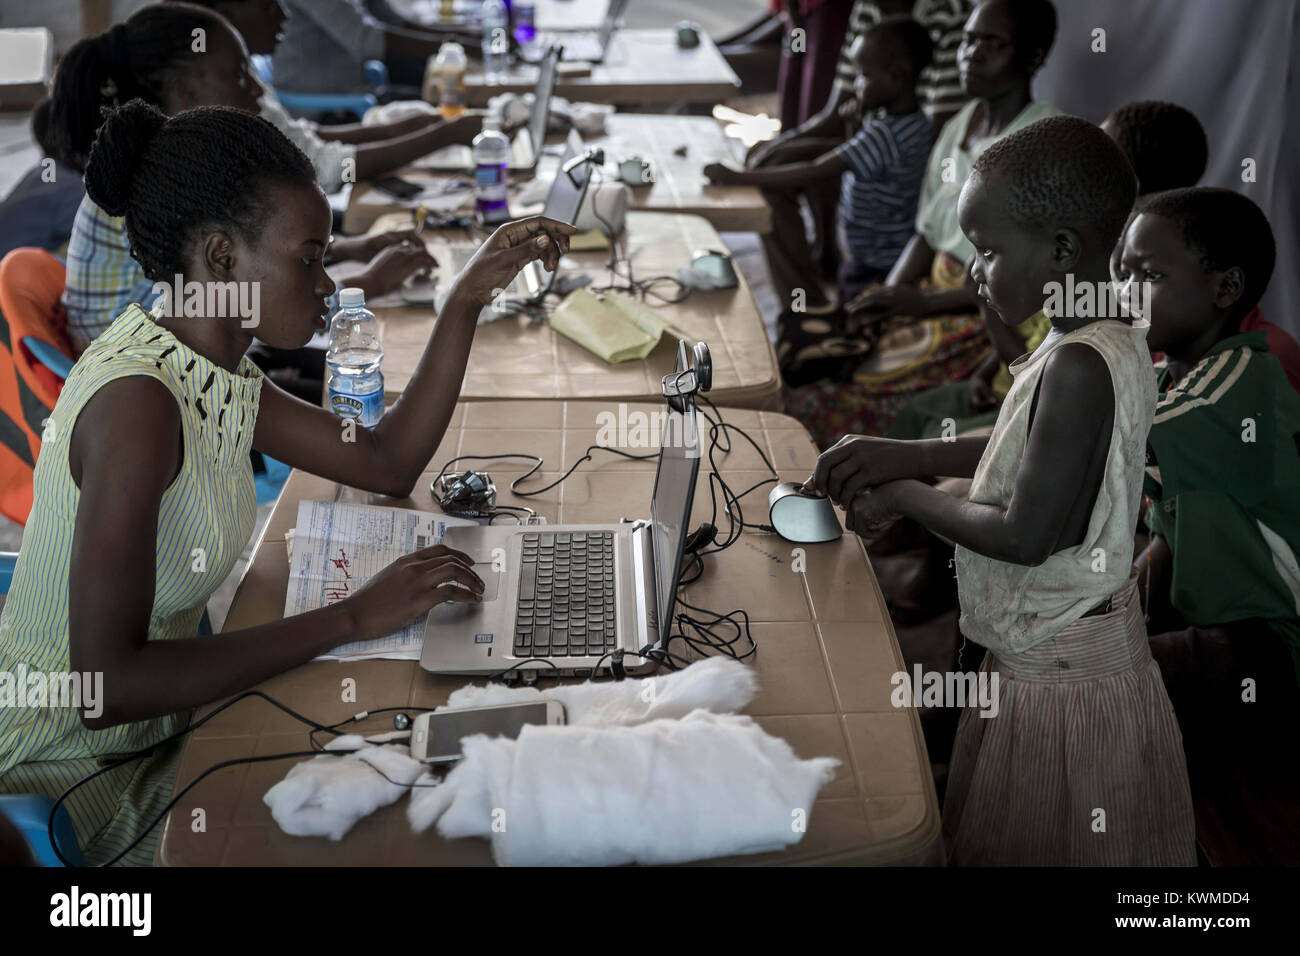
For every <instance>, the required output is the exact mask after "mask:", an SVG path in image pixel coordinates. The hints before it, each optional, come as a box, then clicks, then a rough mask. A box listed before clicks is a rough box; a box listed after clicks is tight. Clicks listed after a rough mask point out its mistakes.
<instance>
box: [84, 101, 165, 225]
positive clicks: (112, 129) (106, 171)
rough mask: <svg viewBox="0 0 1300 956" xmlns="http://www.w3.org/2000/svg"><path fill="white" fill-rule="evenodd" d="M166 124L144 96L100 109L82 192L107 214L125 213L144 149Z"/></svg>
mask: <svg viewBox="0 0 1300 956" xmlns="http://www.w3.org/2000/svg"><path fill="white" fill-rule="evenodd" d="M166 124H167V117H166V116H165V115H164V114H163V112H162V111H161V110H159V109H158V108H157V107H156V106H150V105H149V104H148V103H146V102H144V100H138V99H137V100H131V102H129V103H127V104H126V105H124V106H119V107H118V108H117V109H113V110H105V111H104V122H103V124H102V125H101V126H100V127H99V133H98V134H97V135H96V136H95V142H94V144H93V145H92V146H91V147H90V156H89V158H88V159H87V160H86V193H87V195H89V196H90V198H91V199H92V200H93V201H94V202H95V204H96V205H98V206H99V207H100V208H101V209H103V210H104V212H106V213H108V214H109V215H110V216H122V215H125V214H126V208H127V206H128V205H129V204H130V202H131V193H132V188H133V186H134V184H135V178H136V174H137V173H138V172H139V169H140V164H141V163H142V161H143V159H144V154H145V151H146V150H147V149H148V148H149V144H150V143H151V142H153V138H154V137H155V136H157V135H158V132H159V131H160V130H161V129H162V128H163V127H164V126H165V125H166Z"/></svg>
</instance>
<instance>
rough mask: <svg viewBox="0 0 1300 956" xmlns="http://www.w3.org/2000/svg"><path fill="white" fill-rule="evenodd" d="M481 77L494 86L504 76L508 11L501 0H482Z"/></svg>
mask: <svg viewBox="0 0 1300 956" xmlns="http://www.w3.org/2000/svg"><path fill="white" fill-rule="evenodd" d="M480 16H481V17H482V19H483V79H484V80H485V81H486V82H487V84H488V85H489V86H495V85H497V84H499V83H501V82H502V81H504V80H505V78H506V56H507V54H508V53H509V52H510V35H509V34H510V11H509V10H508V9H507V8H506V5H505V4H504V3H502V2H501V0H484V2H483V9H482V12H481V13H480Z"/></svg>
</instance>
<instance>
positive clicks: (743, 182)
mask: <svg viewBox="0 0 1300 956" xmlns="http://www.w3.org/2000/svg"><path fill="white" fill-rule="evenodd" d="M847 168H848V166H847V165H846V164H845V162H844V159H843V157H841V156H840V154H839V153H838V152H836V151H835V150H830V151H829V152H826V153H822V154H821V155H820V156H818V157H817V158H816V159H814V160H812V161H811V162H803V163H786V164H784V165H782V166H763V167H760V168H758V169H732V168H731V167H730V166H724V165H723V164H722V163H709V165H707V166H705V167H704V175H705V176H707V177H708V179H709V182H711V183H715V184H717V185H719V186H798V185H801V184H803V183H808V182H813V181H814V180H819V179H829V178H830V177H832V176H838V175H840V174H841V173H842V172H844V170H845V169H847Z"/></svg>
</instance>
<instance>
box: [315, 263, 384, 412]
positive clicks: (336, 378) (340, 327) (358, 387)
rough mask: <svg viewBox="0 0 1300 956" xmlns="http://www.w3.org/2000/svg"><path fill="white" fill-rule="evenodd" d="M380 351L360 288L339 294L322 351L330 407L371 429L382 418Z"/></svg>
mask: <svg viewBox="0 0 1300 956" xmlns="http://www.w3.org/2000/svg"><path fill="white" fill-rule="evenodd" d="M383 360H384V350H383V347H382V346H381V345H380V344H379V320H378V319H376V318H375V314H374V313H373V312H371V311H370V310H369V309H367V308H366V294H365V292H363V291H362V290H361V289H351V288H350V289H344V290H343V291H342V292H340V293H339V310H338V311H337V312H336V313H334V318H333V319H332V320H331V321H330V347H329V351H328V352H326V353H325V364H326V365H327V366H328V368H329V376H328V378H329V381H328V383H327V385H328V388H329V396H330V409H331V410H332V411H333V412H334V414H335V415H337V416H339V418H351V419H353V420H354V421H355V422H356V423H357V424H358V425H362V426H364V427H366V428H372V427H374V426H375V425H378V424H379V419H381V418H383V417H384V375H383V373H382V372H381V371H380V370H379V366H380V364H381V363H382V362H383Z"/></svg>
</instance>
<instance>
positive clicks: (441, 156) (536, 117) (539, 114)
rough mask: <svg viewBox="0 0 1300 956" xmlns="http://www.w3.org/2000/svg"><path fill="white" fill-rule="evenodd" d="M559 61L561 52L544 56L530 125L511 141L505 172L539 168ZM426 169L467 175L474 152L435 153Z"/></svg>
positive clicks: (448, 148) (454, 149) (457, 149)
mask: <svg viewBox="0 0 1300 956" xmlns="http://www.w3.org/2000/svg"><path fill="white" fill-rule="evenodd" d="M559 59H560V49H559V48H558V47H550V48H548V49H547V50H546V52H545V53H544V54H543V55H542V59H541V61H540V65H539V66H538V68H537V83H536V85H535V86H534V87H533V112H532V115H531V116H529V117H528V122H527V123H526V124H525V125H524V126H521V127H520V128H519V129H517V130H515V134H514V136H513V137H511V139H510V158H509V159H508V160H507V161H506V169H508V170H511V171H512V172H526V173H531V172H532V171H533V170H534V169H536V168H537V160H538V159H539V158H540V157H541V155H542V146H543V144H544V143H545V142H546V118H547V114H548V113H549V112H550V109H551V95H552V94H553V93H554V92H555V74H556V69H557V65H558V63H559ZM419 165H420V167H421V168H423V169H428V170H432V171H434V172H455V173H465V172H472V171H473V170H474V150H473V148H472V147H470V146H463V145H457V146H444V147H443V148H442V149H437V150H434V151H433V152H432V153H430V154H429V155H428V156H426V157H425V158H424V159H423V160H421V161H420V163H419Z"/></svg>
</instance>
